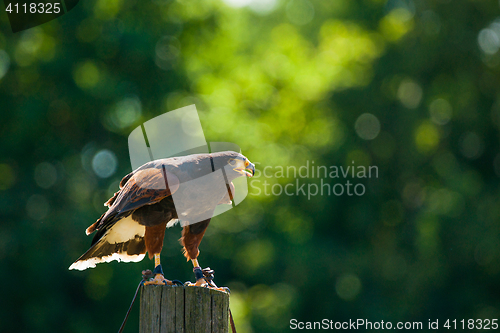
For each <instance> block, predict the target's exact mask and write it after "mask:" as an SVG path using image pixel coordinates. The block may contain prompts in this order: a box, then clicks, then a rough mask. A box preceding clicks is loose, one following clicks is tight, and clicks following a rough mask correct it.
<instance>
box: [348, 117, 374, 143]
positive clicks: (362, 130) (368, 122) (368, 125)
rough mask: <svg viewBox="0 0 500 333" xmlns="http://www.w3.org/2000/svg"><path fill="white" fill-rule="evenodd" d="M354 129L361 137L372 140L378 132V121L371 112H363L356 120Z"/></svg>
mask: <svg viewBox="0 0 500 333" xmlns="http://www.w3.org/2000/svg"><path fill="white" fill-rule="evenodd" d="M354 129H355V130H356V133H357V134H358V136H359V137H360V138H361V139H365V140H373V139H375V138H376V137H377V135H378V134H379V133H380V121H379V120H378V118H377V117H375V116H374V115H373V114H371V113H363V114H362V115H361V116H359V117H358V119H357V120H356V123H355V124H354Z"/></svg>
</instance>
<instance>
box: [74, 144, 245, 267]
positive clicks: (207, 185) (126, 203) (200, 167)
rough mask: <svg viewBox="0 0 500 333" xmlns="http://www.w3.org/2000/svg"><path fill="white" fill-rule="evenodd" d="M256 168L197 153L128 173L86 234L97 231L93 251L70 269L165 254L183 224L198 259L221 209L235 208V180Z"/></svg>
mask: <svg viewBox="0 0 500 333" xmlns="http://www.w3.org/2000/svg"><path fill="white" fill-rule="evenodd" d="M254 170H255V169H254V166H253V164H251V163H250V162H249V161H248V159H247V158H246V157H244V156H243V155H241V154H238V153H235V152H229V151H228V152H221V153H214V154H195V155H189V156H184V157H174V158H167V159H161V160H155V161H152V162H149V163H146V164H144V165H143V166H141V167H139V168H138V169H136V170H134V171H133V172H131V173H129V174H128V175H126V176H125V177H124V178H123V179H122V181H121V182H120V190H119V191H117V192H116V193H115V194H114V195H113V197H112V198H110V199H109V200H108V201H107V202H106V203H105V205H106V206H108V207H109V208H108V210H107V211H106V212H105V213H104V214H103V215H102V216H101V217H100V218H99V219H98V220H97V221H96V222H95V223H94V224H92V225H91V226H90V227H88V228H87V230H86V233H87V234H91V233H93V232H96V234H95V236H94V238H93V240H92V246H91V248H90V249H89V250H88V251H87V252H86V253H85V254H83V255H82V256H81V257H80V258H79V259H78V260H77V261H75V263H73V264H72V265H71V266H70V269H79V270H83V269H86V268H89V267H95V264H97V263H100V262H109V261H112V260H118V261H125V262H128V261H139V260H142V259H143V258H144V256H145V253H146V252H148V253H149V257H150V258H152V257H153V255H155V254H159V253H160V252H161V249H162V247H163V239H164V233H165V229H166V228H167V227H171V226H172V225H174V224H175V221H177V220H179V221H180V223H181V225H182V226H183V230H182V237H181V239H180V242H181V244H182V246H183V251H184V255H185V256H186V258H187V259H188V260H189V259H196V258H197V257H198V254H199V250H198V247H199V245H200V242H201V240H202V238H203V236H204V234H205V231H206V229H207V227H208V225H209V223H210V220H211V217H212V216H213V212H214V210H215V207H216V206H217V205H219V204H231V200H232V199H233V194H234V185H233V183H232V182H231V181H232V180H233V179H235V178H237V177H240V176H244V175H247V176H252V175H253V173H254Z"/></svg>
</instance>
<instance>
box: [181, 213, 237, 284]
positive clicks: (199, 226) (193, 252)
mask: <svg viewBox="0 0 500 333" xmlns="http://www.w3.org/2000/svg"><path fill="white" fill-rule="evenodd" d="M209 223H210V220H205V221H202V222H198V223H195V224H191V225H187V226H185V227H184V228H183V229H182V237H181V239H180V241H181V244H182V245H183V246H184V256H185V257H186V258H187V259H188V260H191V262H192V263H193V272H194V276H195V278H196V282H195V283H190V284H188V286H198V287H209V288H213V289H217V290H221V291H227V290H226V288H218V287H217V286H215V284H214V283H213V282H211V283H208V282H207V280H206V279H205V275H204V274H203V270H202V269H201V267H200V264H199V263H198V255H199V254H200V250H199V249H198V246H199V245H200V243H201V240H202V238H203V235H204V234H205V231H206V230H207V227H208V224H209ZM214 286H215V287H214Z"/></svg>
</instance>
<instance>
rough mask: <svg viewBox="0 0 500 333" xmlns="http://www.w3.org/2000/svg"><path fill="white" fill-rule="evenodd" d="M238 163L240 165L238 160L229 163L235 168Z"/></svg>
mask: <svg viewBox="0 0 500 333" xmlns="http://www.w3.org/2000/svg"><path fill="white" fill-rule="evenodd" d="M236 163H238V161H237V160H231V161H229V165H230V166H233V167H234V166H236Z"/></svg>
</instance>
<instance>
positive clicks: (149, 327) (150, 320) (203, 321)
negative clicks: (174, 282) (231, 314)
mask: <svg viewBox="0 0 500 333" xmlns="http://www.w3.org/2000/svg"><path fill="white" fill-rule="evenodd" d="M228 311H229V294H227V293H225V292H222V291H218V290H213V289H209V288H201V287H185V286H184V287H181V286H175V287H172V286H155V285H149V286H142V287H141V305H140V319H139V333H167V332H168V333H169V332H180V333H227V332H228V329H229V326H228Z"/></svg>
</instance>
